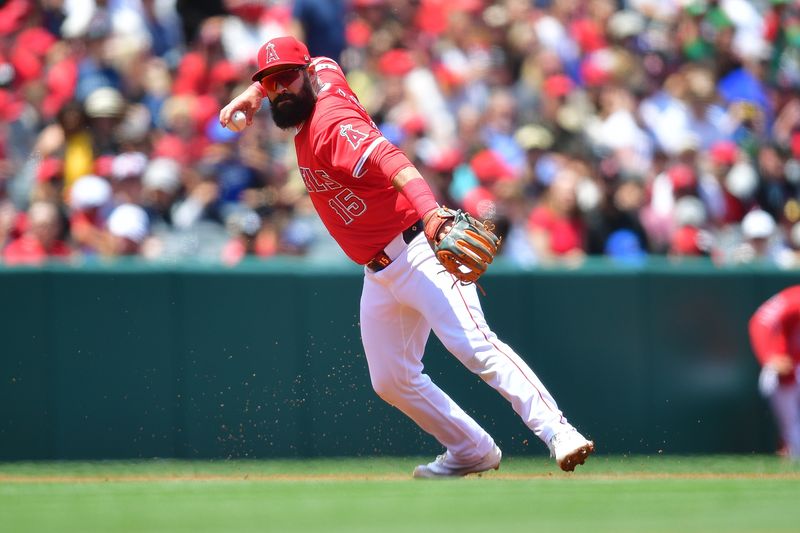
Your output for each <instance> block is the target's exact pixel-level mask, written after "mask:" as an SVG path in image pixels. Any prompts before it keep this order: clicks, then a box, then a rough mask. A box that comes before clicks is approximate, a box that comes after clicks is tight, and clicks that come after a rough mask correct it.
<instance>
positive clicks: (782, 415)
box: [750, 285, 800, 458]
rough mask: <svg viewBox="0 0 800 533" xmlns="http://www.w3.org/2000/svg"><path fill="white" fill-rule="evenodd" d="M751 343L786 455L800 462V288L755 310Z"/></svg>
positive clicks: (793, 288) (752, 320)
mask: <svg viewBox="0 0 800 533" xmlns="http://www.w3.org/2000/svg"><path fill="white" fill-rule="evenodd" d="M750 342H751V344H752V346H753V352H754V353H755V356H756V358H757V359H758V362H759V363H761V366H762V368H761V374H760V376H759V389H760V390H761V393H762V394H763V395H764V396H766V397H767V398H768V400H769V403H770V406H771V408H772V411H773V413H774V414H775V419H776V421H777V423H778V431H779V432H780V435H781V439H782V441H783V444H784V446H785V449H786V452H787V453H788V455H789V456H790V457H793V458H800V386H798V383H797V377H798V372H800V285H794V286H792V287H788V288H786V289H784V290H782V291H780V292H779V293H778V294H776V295H775V296H773V297H772V298H770V299H769V300H767V301H766V302H764V303H763V304H762V305H761V306H760V307H759V308H758V309H757V310H756V312H755V313H754V314H753V317H752V318H751V319H750Z"/></svg>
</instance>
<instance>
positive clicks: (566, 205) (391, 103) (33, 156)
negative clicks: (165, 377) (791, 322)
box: [0, 0, 800, 268]
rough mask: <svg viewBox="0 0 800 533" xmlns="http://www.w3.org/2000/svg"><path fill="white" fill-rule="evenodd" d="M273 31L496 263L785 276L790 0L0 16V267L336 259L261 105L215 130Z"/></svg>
mask: <svg viewBox="0 0 800 533" xmlns="http://www.w3.org/2000/svg"><path fill="white" fill-rule="evenodd" d="M285 34H293V35H296V36H298V37H300V38H301V39H303V40H305V42H307V43H308V45H309V49H310V50H311V53H312V55H324V56H328V57H332V58H334V59H337V60H338V61H339V62H340V64H341V65H342V67H343V68H344V69H345V72H346V73H347V76H348V80H349V81H350V83H351V85H352V87H353V89H354V90H355V92H356V94H358V95H359V98H360V100H361V102H362V104H363V105H364V106H365V107H366V108H367V110H368V111H369V112H370V114H371V115H372V117H373V118H374V120H375V122H376V123H377V124H378V126H379V128H380V129H381V131H382V132H383V134H384V136H385V137H387V138H388V139H389V140H390V141H392V142H394V143H395V144H397V145H398V146H399V147H401V148H402V149H403V150H404V151H405V153H406V154H407V155H408V156H409V158H411V159H412V160H413V161H414V162H415V164H417V165H418V168H419V169H420V171H421V172H422V174H423V175H424V176H425V177H426V178H427V179H428V181H429V183H430V184H431V186H432V188H433V190H434V192H435V194H436V195H437V199H438V200H439V202H440V203H441V204H445V205H448V206H452V207H462V208H464V209H466V210H468V211H470V212H471V213H473V214H474V215H476V216H478V217H480V218H482V219H488V220H491V221H492V222H493V223H494V224H495V227H496V229H497V231H498V232H499V233H500V234H501V235H503V237H504V240H503V243H504V244H503V248H502V255H503V256H504V257H505V258H506V259H507V260H508V261H511V262H513V263H515V264H517V265H520V266H523V267H535V266H537V265H547V264H557V263H567V264H577V263H579V262H580V261H582V260H583V259H584V258H585V257H586V256H589V255H606V256H611V257H614V258H617V259H620V260H632V261H638V260H641V259H643V258H646V257H647V256H649V255H667V256H673V257H681V256H707V257H710V258H712V260H713V261H714V262H716V263H717V264H720V265H725V264H737V263H750V262H770V263H775V264H777V265H780V266H781V267H785V268H793V267H797V268H800V252H798V250H800V92H798V88H800V1H796V0H687V1H684V0H619V1H617V0H497V1H494V2H490V1H488V0H294V1H292V0H219V1H182V0H106V1H104V0H41V1H38V2H33V1H30V0H6V1H2V0H0V262H2V263H5V264H20V263H26V264H30V263H34V264H36V263H40V262H42V261H44V260H46V259H48V258H61V259H71V258H81V259H84V260H85V259H89V258H95V257H96V258H105V257H114V256H139V257H143V258H146V259H148V260H154V261H179V260H185V259H201V260H210V261H223V262H224V263H226V264H235V263H237V262H239V261H240V260H241V259H242V258H244V257H246V256H257V257H264V258H266V257H271V256H276V255H297V256H307V257H310V258H319V259H321V260H336V259H340V260H344V255H343V254H342V253H341V252H340V251H339V250H338V248H337V247H336V246H335V244H334V243H333V242H332V241H331V239H330V237H329V236H328V235H327V233H326V232H325V230H324V228H323V227H322V226H321V223H320V222H319V220H318V218H317V216H316V214H315V213H314V211H313V208H312V207H311V205H310V202H309V199H308V195H307V193H306V190H305V187H304V185H303V181H302V179H300V177H299V175H298V172H297V169H296V165H295V162H294V148H293V146H292V144H293V142H292V136H291V133H288V132H284V131H281V130H280V129H278V128H276V127H275V126H274V124H272V121H271V119H270V117H269V106H263V107H262V110H261V111H260V112H259V113H258V114H257V116H256V119H255V123H254V124H253V126H251V127H249V128H247V129H246V130H245V131H243V132H241V133H234V132H231V131H228V130H227V129H224V128H221V127H220V125H219V123H218V119H217V117H218V112H219V110H220V108H221V107H222V106H224V105H225V104H226V103H227V102H228V101H230V100H231V99H232V98H233V97H234V96H236V95H237V94H238V93H239V92H240V91H242V90H243V89H244V88H245V87H246V86H247V85H249V84H250V75H251V74H252V72H253V71H254V70H255V68H254V65H255V54H256V51H257V49H258V47H259V46H260V45H261V44H262V43H263V42H265V41H266V40H268V39H270V38H272V37H275V36H278V35H285Z"/></svg>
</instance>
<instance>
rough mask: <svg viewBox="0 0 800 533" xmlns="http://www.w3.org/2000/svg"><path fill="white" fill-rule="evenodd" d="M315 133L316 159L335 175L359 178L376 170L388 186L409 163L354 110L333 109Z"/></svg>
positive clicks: (343, 107) (344, 108) (340, 107)
mask: <svg viewBox="0 0 800 533" xmlns="http://www.w3.org/2000/svg"><path fill="white" fill-rule="evenodd" d="M334 111H335V112H332V113H331V114H330V116H328V117H325V119H324V122H323V123H321V124H320V126H322V127H319V128H318V129H317V139H316V140H315V142H316V144H317V146H320V147H321V150H319V152H318V153H319V155H320V157H321V158H323V159H324V160H325V161H326V163H327V164H328V165H330V168H331V169H333V170H334V171H335V172H341V173H344V174H347V175H349V176H353V177H354V178H361V177H362V176H364V174H366V173H367V170H368V169H370V168H378V169H380V170H381V174H382V175H383V177H385V179H386V181H387V183H388V182H391V179H392V178H393V177H394V176H395V174H397V173H398V172H399V171H400V170H402V169H403V168H405V167H407V166H411V161H409V160H408V158H407V157H406V156H405V154H403V152H401V151H400V150H399V149H398V148H397V147H395V146H394V145H393V144H392V143H390V142H389V141H388V140H386V138H385V137H384V136H383V135H381V132H380V131H379V130H378V129H377V128H375V127H374V126H373V125H372V124H370V123H369V122H367V120H366V119H365V118H364V117H363V116H361V114H360V113H359V112H357V111H356V109H348V108H347V107H345V106H339V107H337V108H335V110H334Z"/></svg>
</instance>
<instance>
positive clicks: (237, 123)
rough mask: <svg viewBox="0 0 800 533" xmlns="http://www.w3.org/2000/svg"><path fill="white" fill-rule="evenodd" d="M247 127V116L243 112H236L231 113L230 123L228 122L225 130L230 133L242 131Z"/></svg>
mask: <svg viewBox="0 0 800 533" xmlns="http://www.w3.org/2000/svg"><path fill="white" fill-rule="evenodd" d="M246 127H247V115H245V114H244V112H243V111H236V112H234V113H233V116H232V117H231V119H230V121H228V126H227V128H228V129H229V130H231V131H242V130H243V129H245V128H246Z"/></svg>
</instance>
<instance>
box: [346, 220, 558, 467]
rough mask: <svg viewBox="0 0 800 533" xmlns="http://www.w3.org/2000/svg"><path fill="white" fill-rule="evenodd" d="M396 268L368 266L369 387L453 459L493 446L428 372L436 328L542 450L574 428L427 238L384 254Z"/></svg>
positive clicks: (364, 301) (397, 244)
mask: <svg viewBox="0 0 800 533" xmlns="http://www.w3.org/2000/svg"><path fill="white" fill-rule="evenodd" d="M385 252H386V253H387V255H389V257H390V258H391V259H392V263H390V264H389V266H387V267H386V268H384V269H383V270H381V271H379V272H373V271H372V270H370V269H369V268H366V267H365V275H364V289H363V292H362V295H361V337H362V341H363V343H364V350H365V354H366V357H367V364H368V365H369V373H370V378H371V381H372V386H373V388H374V389H375V391H376V392H377V393H378V395H379V396H380V397H381V398H383V399H384V400H385V401H386V402H388V403H389V404H391V405H394V406H395V407H397V408H398V409H400V410H401V411H402V412H403V413H405V414H406V415H407V416H409V417H410V418H411V419H412V420H414V422H416V423H417V425H419V426H420V427H421V428H422V429H423V430H425V431H427V432H428V433H430V434H431V435H433V436H434V437H435V438H436V439H437V440H438V441H439V442H440V443H441V444H442V445H443V446H445V448H447V451H448V452H449V453H450V454H451V455H453V456H454V458H455V459H457V460H459V461H464V462H471V461H475V460H478V459H480V458H481V457H483V456H484V455H486V454H487V453H489V451H490V450H491V449H492V446H493V445H494V440H493V439H492V437H491V436H490V435H489V434H488V433H487V432H486V431H485V430H484V429H483V428H481V427H480V426H479V425H478V423H477V422H476V421H475V420H474V419H473V418H472V417H470V416H469V415H468V414H467V413H465V412H464V411H463V410H462V409H461V408H460V407H459V406H458V405H456V403H455V402H454V401H453V400H452V399H451V398H450V397H449V396H448V395H447V394H445V392H444V391H442V390H441V389H440V388H439V387H437V386H436V384H435V383H433V381H431V379H430V377H428V375H426V374H424V373H423V364H422V357H423V354H424V351H425V343H426V342H427V340H428V335H429V334H430V331H431V329H433V332H434V333H435V334H436V336H437V337H438V338H439V340H441V341H442V344H443V345H444V346H445V347H446V348H447V349H448V350H449V351H450V352H451V353H452V354H453V355H455V356H456V357H457V358H458V360H459V361H461V363H462V364H463V365H464V366H466V367H467V368H468V369H469V370H471V371H472V372H474V373H475V374H477V375H478V376H480V377H481V379H483V380H484V381H485V382H486V383H488V384H489V385H491V386H492V387H493V388H494V389H496V390H497V391H498V392H499V393H500V394H502V395H503V397H505V398H506V399H507V400H508V401H509V402H510V403H511V405H512V407H513V409H514V411H516V413H517V414H518V415H519V416H520V417H521V418H522V420H523V422H524V423H525V424H526V425H527V426H528V427H529V428H530V429H531V430H532V431H533V432H534V434H536V435H537V436H538V437H539V438H540V439H542V440H543V441H544V442H545V443H546V442H548V441H549V440H550V437H552V436H553V435H554V434H555V433H557V432H559V431H562V430H564V429H568V428H570V427H571V426H570V425H569V423H568V422H567V421H566V419H565V417H564V416H563V415H562V413H561V411H560V410H559V409H558V406H557V405H556V402H555V400H553V397H552V396H551V395H550V393H549V392H548V391H547V389H546V388H545V387H544V385H542V383H541V381H539V378H538V377H536V374H534V373H533V371H532V370H531V369H530V367H528V365H527V364H526V363H525V362H524V361H523V360H522V359H521V358H520V357H519V356H518V355H517V354H516V353H515V352H514V350H512V349H511V348H510V347H508V346H507V345H506V344H504V343H503V342H501V341H500V340H498V339H497V336H496V335H495V334H494V333H493V332H492V330H491V329H489V326H488V325H487V324H486V321H485V319H484V316H483V311H482V309H481V305H480V300H479V298H478V294H477V291H476V288H475V285H468V286H462V285H460V284H458V283H456V284H454V283H453V282H454V279H455V278H453V277H452V276H451V275H450V274H448V273H446V272H444V269H443V267H442V266H441V264H439V262H438V261H437V260H436V257H435V256H434V254H433V251H432V250H431V248H430V246H429V245H428V242H427V240H426V239H425V236H424V235H423V234H420V235H418V236H417V237H416V238H415V239H414V240H412V241H411V243H410V244H409V245H408V246H406V244H405V242H403V239H402V235H399V236H398V237H396V238H395V239H394V240H393V241H392V242H391V243H390V244H389V245H388V246H387V247H386V249H385Z"/></svg>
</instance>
